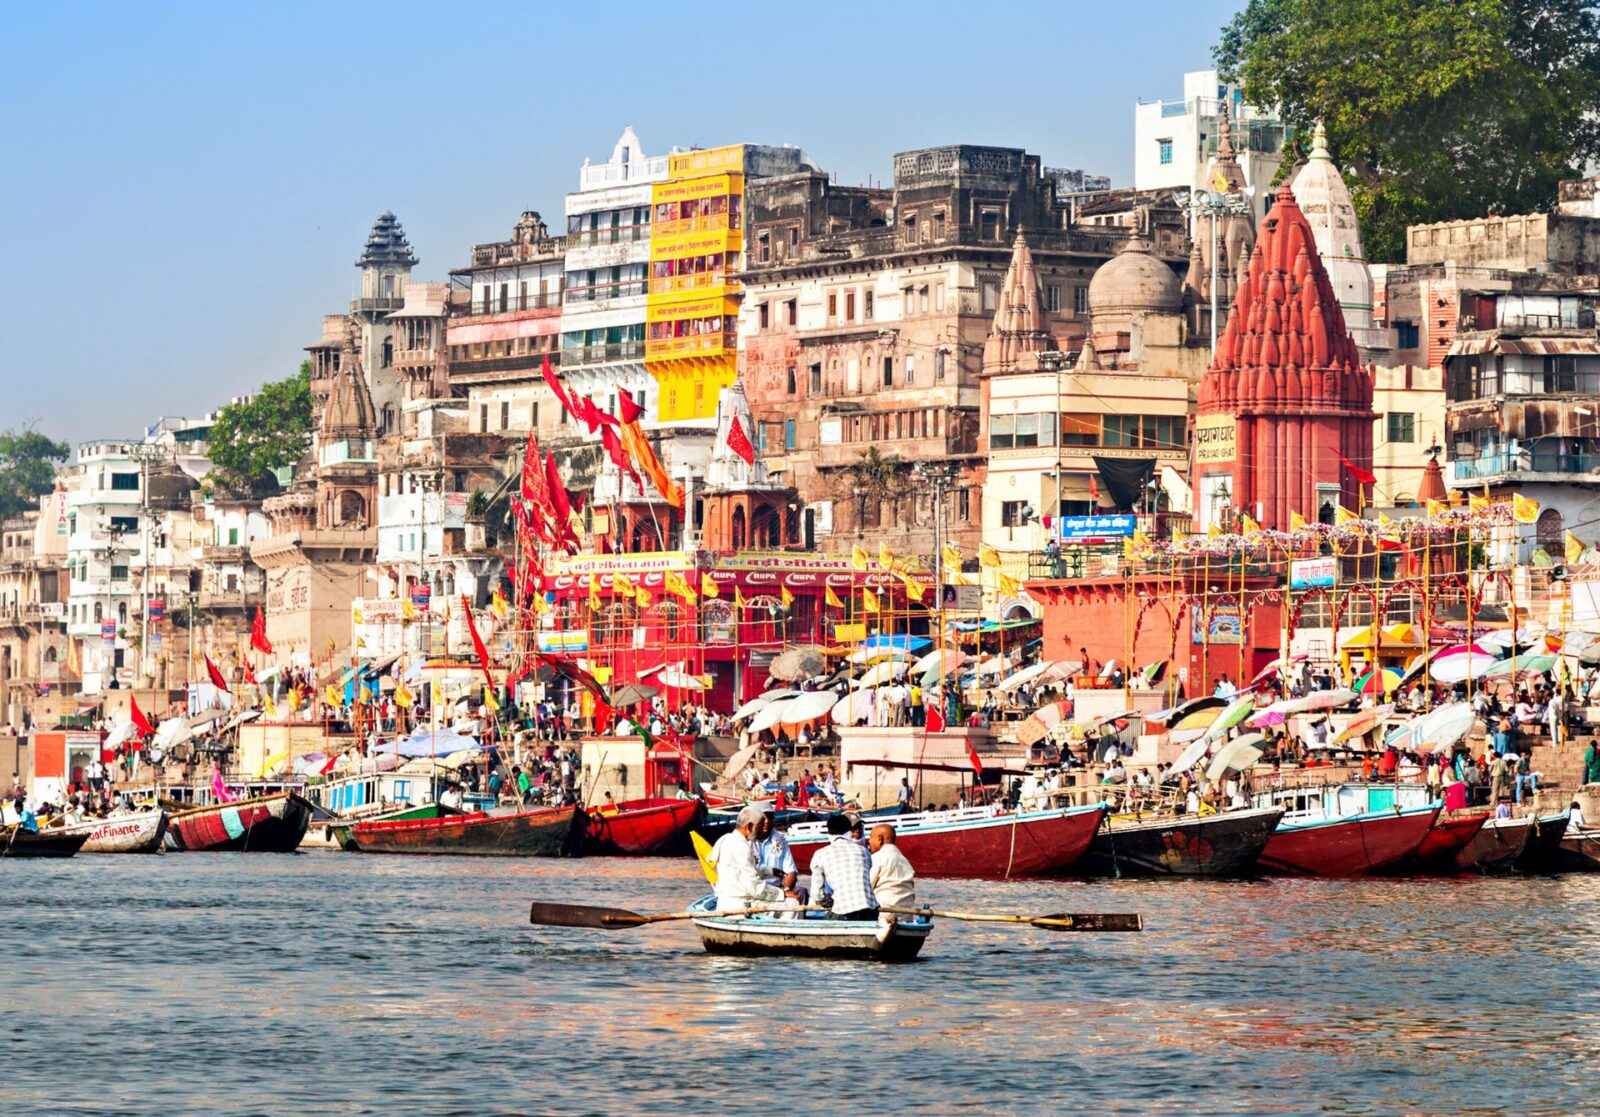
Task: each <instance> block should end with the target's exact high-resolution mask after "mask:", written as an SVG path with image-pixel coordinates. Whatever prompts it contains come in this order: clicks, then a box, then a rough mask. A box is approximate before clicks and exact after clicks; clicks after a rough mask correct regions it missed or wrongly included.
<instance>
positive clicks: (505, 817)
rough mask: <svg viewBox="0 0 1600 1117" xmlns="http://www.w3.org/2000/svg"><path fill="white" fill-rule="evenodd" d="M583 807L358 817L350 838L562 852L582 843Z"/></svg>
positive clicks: (485, 851)
mask: <svg viewBox="0 0 1600 1117" xmlns="http://www.w3.org/2000/svg"><path fill="white" fill-rule="evenodd" d="M588 818H589V816H588V814H587V813H586V812H585V811H584V810H583V809H582V808H581V807H536V808H534V809H533V810H526V811H525V810H512V811H504V812H499V811H491V812H489V813H483V812H478V813H474V814H457V815H449V816H447V817H444V818H417V819H394V820H392V821H389V822H358V823H356V824H355V825H354V826H352V827H350V841H351V843H352V845H353V846H354V848H356V849H358V850H360V851H361V852H362V853H465V854H474V855H476V856H480V857H564V856H567V855H570V854H574V853H577V852H579V850H581V849H582V847H583V831H584V826H585V824H586V823H587V822H588Z"/></svg>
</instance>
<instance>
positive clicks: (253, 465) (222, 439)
mask: <svg viewBox="0 0 1600 1117" xmlns="http://www.w3.org/2000/svg"><path fill="white" fill-rule="evenodd" d="M311 418H312V417H311V362H310V361H305V362H302V363H301V365H300V374H299V375H298V376H291V377H290V378H289V379H287V380H279V381H276V382H274V383H271V384H265V385H262V388H261V390H260V391H259V392H257V393H256V394H255V396H253V397H252V398H251V399H250V400H249V401H248V402H246V403H230V404H228V405H227V406H226V407H224V408H223V409H222V410H221V411H220V412H218V413H217V421H216V422H215V423H214V424H212V427H211V451H210V456H211V474H210V476H211V478H212V480H214V481H216V482H217V483H219V484H221V485H223V486H225V487H226V488H229V489H233V490H236V491H246V490H248V491H260V490H262V489H266V488H270V486H271V481H272V471H273V470H275V469H282V468H284V467H285V466H291V465H294V464H295V463H296V462H298V461H299V460H300V458H301V457H302V456H303V455H304V454H305V452H306V447H307V446H308V445H310V442H311V425H312V424H311Z"/></svg>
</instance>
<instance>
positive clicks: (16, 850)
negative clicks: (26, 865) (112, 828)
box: [0, 826, 89, 857]
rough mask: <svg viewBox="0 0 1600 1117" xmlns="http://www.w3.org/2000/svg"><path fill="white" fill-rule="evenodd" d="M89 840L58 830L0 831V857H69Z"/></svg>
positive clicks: (16, 827)
mask: <svg viewBox="0 0 1600 1117" xmlns="http://www.w3.org/2000/svg"><path fill="white" fill-rule="evenodd" d="M88 840H89V835H87V834H68V833H64V832H63V831H60V830H24V829H23V828H22V827H20V826H13V827H11V828H10V829H9V830H0V857H71V856H72V855H73V854H75V853H77V852H78V851H79V850H80V849H82V848H83V843H84V842H86V841H88Z"/></svg>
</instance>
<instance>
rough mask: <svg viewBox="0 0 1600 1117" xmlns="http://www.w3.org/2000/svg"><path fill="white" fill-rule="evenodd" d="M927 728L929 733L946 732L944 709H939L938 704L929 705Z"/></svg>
mask: <svg viewBox="0 0 1600 1117" xmlns="http://www.w3.org/2000/svg"><path fill="white" fill-rule="evenodd" d="M926 730H927V732H929V733H943V732H944V711H943V710H941V709H939V707H938V706H937V705H932V706H929V707H928V717H927V727H926Z"/></svg>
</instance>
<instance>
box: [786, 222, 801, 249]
mask: <svg viewBox="0 0 1600 1117" xmlns="http://www.w3.org/2000/svg"><path fill="white" fill-rule="evenodd" d="M789 247H790V248H798V247H800V226H798V225H791V226H789Z"/></svg>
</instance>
